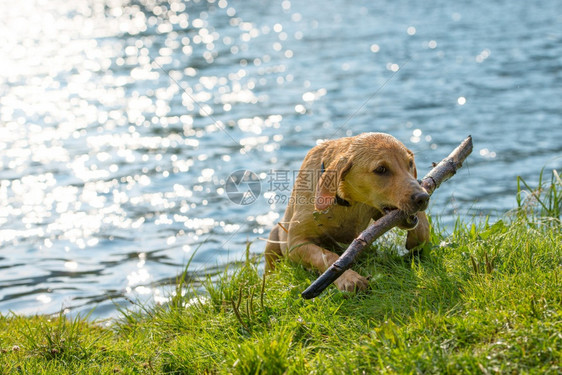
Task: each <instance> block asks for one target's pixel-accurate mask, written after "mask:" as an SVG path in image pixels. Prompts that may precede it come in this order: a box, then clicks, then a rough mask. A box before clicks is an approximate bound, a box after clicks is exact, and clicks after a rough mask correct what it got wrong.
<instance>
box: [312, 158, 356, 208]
mask: <svg viewBox="0 0 562 375" xmlns="http://www.w3.org/2000/svg"><path fill="white" fill-rule="evenodd" d="M322 165H324V163H322ZM352 165H353V163H352V162H351V160H350V159H348V158H347V157H345V156H342V157H341V158H339V159H337V160H334V161H333V162H332V163H331V164H330V165H329V166H328V167H327V168H326V169H325V170H324V168H322V169H323V170H322V171H321V173H322V174H321V175H320V178H319V179H318V186H316V197H315V199H314V208H315V209H316V210H317V211H324V210H326V209H327V208H328V207H330V206H331V205H333V204H334V203H336V193H337V192H338V185H339V184H340V182H342V181H343V180H344V178H345V175H346V174H347V173H348V172H349V170H350V169H351V166H352Z"/></svg>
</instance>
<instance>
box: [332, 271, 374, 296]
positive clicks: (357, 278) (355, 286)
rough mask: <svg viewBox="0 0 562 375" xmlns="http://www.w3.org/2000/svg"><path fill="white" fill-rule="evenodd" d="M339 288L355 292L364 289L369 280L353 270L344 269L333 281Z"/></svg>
mask: <svg viewBox="0 0 562 375" xmlns="http://www.w3.org/2000/svg"><path fill="white" fill-rule="evenodd" d="M334 284H336V287H337V288H338V289H339V290H343V291H347V292H356V291H360V290H366V289H367V286H368V285H369V282H368V281H367V279H366V278H365V277H363V276H361V275H360V274H358V273H357V272H355V271H352V270H347V271H345V272H344V273H343V274H342V275H341V276H340V277H339V278H338V279H337V280H336V281H334Z"/></svg>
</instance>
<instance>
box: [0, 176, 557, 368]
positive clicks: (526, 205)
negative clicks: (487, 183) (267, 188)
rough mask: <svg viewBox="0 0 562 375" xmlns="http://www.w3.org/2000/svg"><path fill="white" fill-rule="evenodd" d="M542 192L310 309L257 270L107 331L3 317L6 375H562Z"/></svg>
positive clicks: (381, 254) (377, 264)
mask: <svg viewBox="0 0 562 375" xmlns="http://www.w3.org/2000/svg"><path fill="white" fill-rule="evenodd" d="M520 186H521V189H525V188H526V187H525V186H524V183H523V182H522V181H521V182H520ZM545 186H546V188H545V189H540V190H536V191H535V192H534V193H533V194H530V195H527V198H526V199H522V198H524V196H523V194H520V197H521V199H518V203H519V206H520V207H519V209H518V210H517V211H516V212H513V213H511V214H509V215H506V216H505V217H504V218H503V219H502V220H501V221H498V222H496V223H494V224H493V225H489V224H487V223H481V224H479V225H474V224H462V223H459V224H458V225H457V226H456V228H455V230H454V232H453V233H452V234H450V235H446V236H445V235H443V234H442V232H441V231H439V230H434V233H433V234H432V237H433V238H432V245H431V246H428V247H427V248H426V249H425V255H424V256H423V257H421V258H410V259H405V258H401V257H398V256H397V255H395V254H396V252H395V247H396V245H395V244H394V243H393V242H392V240H390V239H387V240H386V241H385V242H384V243H382V244H378V245H377V246H375V247H374V248H373V251H372V252H371V253H370V254H368V255H367V256H365V257H364V258H363V259H361V261H360V262H359V264H358V265H356V267H355V269H357V270H358V271H359V272H361V273H362V274H364V275H370V288H371V290H370V292H369V293H365V294H360V295H355V296H348V295H346V294H344V293H341V292H339V291H337V290H335V288H333V287H330V288H328V289H327V290H326V292H324V294H323V295H321V296H320V297H319V298H316V299H314V300H311V301H305V300H303V299H302V298H300V292H302V291H303V290H304V289H305V288H306V287H307V286H308V285H309V283H310V282H311V281H313V280H314V278H315V277H316V275H314V274H311V273H310V272H308V271H306V270H304V269H303V268H301V267H299V266H295V265H292V264H288V263H281V264H280V265H279V271H278V272H277V273H275V274H273V275H271V276H268V278H267V279H266V280H265V283H264V282H263V279H262V277H261V275H260V274H259V272H258V271H257V263H256V262H254V261H252V260H248V261H247V262H246V264H245V265H243V266H242V267H241V268H240V269H238V270H236V271H232V272H230V273H229V274H228V275H225V276H224V277H223V278H221V279H220V280H219V281H218V282H215V283H213V284H211V283H210V282H208V283H207V285H206V292H205V293H200V295H199V297H194V296H193V294H192V293H187V294H186V296H185V297H181V293H179V294H178V295H177V296H176V297H174V298H173V299H172V301H171V303H170V304H169V305H168V306H164V307H154V308H150V309H145V310H144V311H143V312H141V313H130V312H129V313H126V314H124V317H123V318H122V320H121V321H119V322H114V323H111V324H110V325H107V324H101V323H99V322H89V321H87V320H85V319H80V318H77V319H73V320H71V319H65V318H64V317H62V318H61V317H57V318H53V317H20V316H13V315H8V316H2V317H0V350H1V352H0V368H1V370H2V371H1V372H2V373H3V374H10V373H30V374H37V373H45V374H76V373H84V374H89V373H91V374H98V373H135V374H136V373H141V374H142V373H185V374H203V373H235V374H255V373H265V374H282V373H299V374H301V373H302V374H308V373H317V374H330V373H335V374H348V373H359V374H361V373H379V372H382V373H451V374H457V373H471V374H472V373H484V374H488V373H496V372H499V373H522V372H523V373H525V372H529V373H560V372H561V371H562V226H561V223H560V205H561V202H562V200H561V197H560V192H559V191H560V187H561V186H560V183H559V181H558V180H557V175H553V178H552V181H551V182H550V183H549V184H546V185H545ZM178 288H179V289H183V290H186V289H188V290H189V285H186V284H183V285H180V286H179V287H178ZM187 296H189V297H187Z"/></svg>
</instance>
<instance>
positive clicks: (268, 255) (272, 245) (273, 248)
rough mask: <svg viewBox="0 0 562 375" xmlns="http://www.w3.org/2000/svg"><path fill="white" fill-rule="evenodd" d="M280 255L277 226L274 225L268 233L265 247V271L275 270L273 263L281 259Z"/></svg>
mask: <svg viewBox="0 0 562 375" xmlns="http://www.w3.org/2000/svg"><path fill="white" fill-rule="evenodd" d="M282 255H283V254H282V253H281V246H280V244H279V226H278V225H276V226H275V227H274V228H273V229H272V230H271V233H269V239H268V242H267V244H266V245H265V271H266V272H271V271H273V270H274V269H275V261H277V259H279V258H281V256H282Z"/></svg>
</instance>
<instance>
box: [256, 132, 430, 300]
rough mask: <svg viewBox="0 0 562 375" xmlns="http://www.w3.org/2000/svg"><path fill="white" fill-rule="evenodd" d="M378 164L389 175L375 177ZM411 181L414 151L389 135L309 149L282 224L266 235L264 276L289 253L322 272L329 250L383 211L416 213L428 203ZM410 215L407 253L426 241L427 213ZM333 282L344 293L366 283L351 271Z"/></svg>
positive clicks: (329, 259)
mask: <svg viewBox="0 0 562 375" xmlns="http://www.w3.org/2000/svg"><path fill="white" fill-rule="evenodd" d="M381 166H382V167H384V169H386V171H387V172H388V173H385V174H379V173H376V172H375V170H377V168H379V170H381V169H380V167H381ZM310 178H312V188H311V189H295V187H297V186H305V185H309V186H310V182H309V179H310ZM416 179H417V172H416V167H415V164H414V155H413V153H412V152H411V151H410V150H408V149H407V148H406V147H405V146H404V145H403V144H402V143H401V142H399V141H398V140H397V139H396V138H394V137H392V136H390V135H388V134H384V133H365V134H361V135H358V136H355V137H347V138H341V139H336V140H330V141H326V142H324V143H321V144H319V145H318V146H316V147H314V148H313V149H311V150H310V151H309V152H308V154H307V155H306V157H305V159H304V161H303V163H302V166H301V169H300V171H299V174H298V176H297V180H296V183H295V187H294V188H293V192H292V195H291V199H290V202H289V204H288V206H287V209H286V211H285V215H284V217H283V220H282V221H281V222H280V223H279V225H276V226H275V227H274V228H273V229H272V231H271V233H270V235H269V241H268V243H267V245H266V249H265V257H266V269H267V271H272V270H273V269H274V268H275V261H276V260H277V259H278V258H279V257H281V256H287V257H289V258H290V259H291V260H292V261H294V262H297V263H301V264H303V265H305V266H306V267H308V268H310V269H314V270H317V271H319V272H321V273H322V272H324V271H325V270H326V269H327V268H328V267H329V266H330V265H331V264H332V263H333V262H335V261H336V260H337V259H338V257H339V256H338V255H337V254H336V253H335V252H333V251H332V250H334V249H338V248H339V244H341V243H343V244H348V243H350V242H351V241H353V239H355V238H356V237H357V235H359V233H361V232H362V231H363V230H364V229H365V228H366V227H367V226H368V225H369V222H370V221H371V220H377V219H379V218H380V217H381V216H383V215H384V209H385V208H388V207H392V208H399V209H402V210H404V211H406V212H415V211H417V210H418V209H422V210H423V209H425V208H426V207H427V202H425V203H420V202H418V201H419V200H418V201H416V200H415V199H413V197H419V196H422V197H423V194H425V191H424V190H423V188H422V187H421V186H420V185H419V183H418V182H417V180H416ZM337 199H339V201H338V200H337ZM427 199H429V196H427ZM342 202H343V203H342ZM346 204H349V205H346ZM416 215H417V217H418V224H417V226H416V227H415V228H405V229H410V230H409V232H408V235H407V239H406V248H407V249H412V248H414V247H416V246H418V245H420V244H422V243H424V242H427V241H428V239H429V223H428V221H427V217H426V215H425V213H424V212H423V211H419V212H418V213H417V214H416ZM335 284H336V286H337V287H338V288H339V289H340V290H347V291H353V290H363V289H366V288H367V285H368V283H367V279H366V278H364V277H363V276H361V275H359V274H358V273H357V272H355V271H353V270H347V271H346V272H345V273H344V274H343V275H342V276H340V277H339V278H338V279H337V280H336V281H335Z"/></svg>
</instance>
